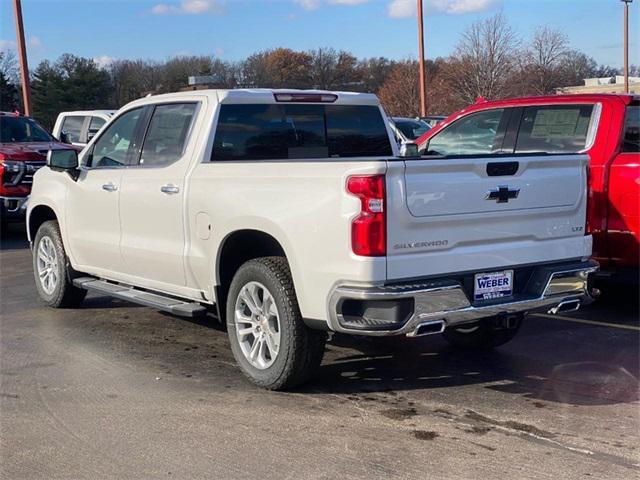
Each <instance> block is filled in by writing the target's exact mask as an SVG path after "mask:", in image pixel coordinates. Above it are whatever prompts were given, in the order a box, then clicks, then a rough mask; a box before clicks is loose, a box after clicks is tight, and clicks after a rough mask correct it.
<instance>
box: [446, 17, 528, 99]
mask: <svg viewBox="0 0 640 480" xmlns="http://www.w3.org/2000/svg"><path fill="white" fill-rule="evenodd" d="M519 46H520V40H519V38H518V36H517V35H516V33H515V32H514V30H513V29H512V28H511V27H510V26H509V25H508V24H507V22H506V20H505V19H504V17H503V16H502V14H497V15H494V16H493V17H490V18H487V19H485V20H481V21H478V22H475V23H473V24H472V25H471V27H469V29H467V30H466V31H465V32H464V33H463V35H462V39H461V40H460V42H459V43H458V45H457V46H456V49H455V52H454V55H453V56H452V57H451V58H450V61H449V62H448V63H449V65H448V68H447V77H448V78H449V81H450V83H451V85H452V87H453V89H454V90H455V91H456V92H457V93H458V95H460V97H461V98H462V99H463V100H464V101H465V102H467V103H472V102H473V101H475V99H476V98H478V97H487V98H491V99H494V98H498V97H502V96H505V95H508V92H509V73H510V72H511V71H512V69H513V68H514V67H515V66H516V54H517V52H518V48H519Z"/></svg>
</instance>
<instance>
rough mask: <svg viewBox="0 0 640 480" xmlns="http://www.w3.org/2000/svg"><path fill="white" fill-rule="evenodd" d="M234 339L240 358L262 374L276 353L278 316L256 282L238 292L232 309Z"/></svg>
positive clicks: (278, 329) (263, 287) (278, 343)
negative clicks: (242, 357)
mask: <svg viewBox="0 0 640 480" xmlns="http://www.w3.org/2000/svg"><path fill="white" fill-rule="evenodd" d="M235 327H236V337H237V338H238V343H239V344H240V350H241V351H242V354H243V355H244V358H245V359H246V360H247V361H248V362H249V363H250V364H251V366H253V367H255V368H257V369H259V370H264V369H266V368H269V367H270V366H271V365H273V362H275V361H276V358H277V357H278V352H279V350H280V316H279V315H278V308H277V307H276V303H275V300H274V298H273V295H271V292H269V290H268V289H267V287H265V286H264V285H263V284H261V283H259V282H249V283H247V284H246V285H244V286H243V287H242V288H241V289H240V293H238V297H237V298H236V305H235Z"/></svg>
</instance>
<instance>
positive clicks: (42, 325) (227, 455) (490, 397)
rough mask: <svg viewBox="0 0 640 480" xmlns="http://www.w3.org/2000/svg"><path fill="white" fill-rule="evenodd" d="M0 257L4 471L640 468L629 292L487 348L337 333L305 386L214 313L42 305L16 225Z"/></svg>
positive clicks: (611, 471) (410, 474)
mask: <svg viewBox="0 0 640 480" xmlns="http://www.w3.org/2000/svg"><path fill="white" fill-rule="evenodd" d="M0 268H1V271H2V274H1V277H0V282H1V289H0V296H1V314H0V370H1V377H0V412H1V415H0V422H1V423H0V428H1V430H0V460H1V466H0V468H1V470H0V472H1V476H2V478H6V479H56V478H60V479H85V478H86V479H99V478H120V479H124V478H135V479H142V478H180V479H182V478H185V479H186V478H188V479H191V478H208V479H211V478H234V479H235V478H238V479H254V478H256V479H258V478H260V479H264V478H280V479H288V478H291V479H306V478H310V479H316V478H318V479H336V478H340V479H355V478H358V479H360V478H362V479H365V478H366V479H370V478H407V479H425V478H452V479H454V478H455V479H461V478H464V479H467V478H468V479H471V478H474V479H475V478H505V479H506V478H536V479H538V478H553V479H573V478H576V479H577V478H598V479H604V478H607V479H631V478H639V477H640V404H639V385H638V378H639V376H640V372H639V370H640V358H639V349H640V342H639V338H640V337H639V333H640V327H639V322H638V308H637V306H638V298H637V293H636V292H635V291H634V290H623V289H615V291H611V290H610V291H608V292H607V291H606V292H605V295H603V298H602V299H601V300H600V301H599V302H598V303H596V304H594V305H592V306H591V307H588V308H585V309H584V310H582V311H581V312H577V313H575V314H571V315H564V316H562V317H560V318H551V317H548V316H545V315H537V316H532V317H529V319H528V320H527V322H526V324H525V325H524V327H523V330H522V331H521V333H520V334H519V336H518V337H516V339H515V340H514V341H513V342H511V343H510V344H508V345H506V346H504V347H502V348H500V349H498V350H496V351H495V352H491V353H475V354H470V353H460V352H456V351H454V350H452V349H451V348H449V347H448V345H447V344H446V343H445V342H444V341H443V340H442V339H440V338H439V337H437V336H431V337H423V338H420V339H407V338H393V339H382V340H379V339H373V340H372V339H366V338H365V339H355V338H348V337H341V336H335V337H334V338H333V340H332V341H331V343H330V344H329V345H328V350H327V354H326V356H325V360H324V362H323V365H322V368H321V370H320V372H319V374H318V377H317V378H316V379H315V381H314V382H312V383H311V384H309V385H308V386H306V387H305V388H304V389H300V390H297V391H295V392H290V393H272V392H266V391H262V390H259V389H257V388H254V387H253V386H251V385H250V384H249V383H248V382H247V381H245V380H244V378H243V377H242V376H241V374H240V373H239V371H238V370H237V369H236V367H235V365H234V361H233V357H232V355H231V352H230V350H229V348H228V346H227V339H226V333H225V332H224V331H223V330H221V329H220V328H219V327H217V326H216V324H215V322H214V321H188V320H185V319H181V318H177V317H172V316H170V315H166V314H163V313H159V312H157V311H154V310H151V309H148V308H144V307H138V306H135V305H131V304H127V303H125V302H120V301H116V300H112V299H109V298H105V297H97V296H90V297H88V299H87V301H85V303H84V305H83V307H82V308H81V309H78V310H51V309H47V308H45V307H43V306H42V304H41V303H40V302H39V300H38V298H37V294H36V291H35V287H34V283H33V277H32V271H31V257H30V252H29V250H28V248H27V245H26V242H25V241H24V240H23V239H22V230H21V228H20V226H19V225H14V226H12V227H11V228H10V229H9V231H8V232H5V236H4V238H3V240H2V250H1V251H0Z"/></svg>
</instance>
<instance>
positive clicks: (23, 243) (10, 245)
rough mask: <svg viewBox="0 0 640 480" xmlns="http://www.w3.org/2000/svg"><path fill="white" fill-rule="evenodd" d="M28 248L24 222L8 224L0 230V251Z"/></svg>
mask: <svg viewBox="0 0 640 480" xmlns="http://www.w3.org/2000/svg"><path fill="white" fill-rule="evenodd" d="M25 248H29V242H28V241H27V229H26V227H25V224H24V222H16V223H9V224H8V225H7V226H6V227H4V226H3V227H2V229H1V230H0V251H2V250H23V249H25Z"/></svg>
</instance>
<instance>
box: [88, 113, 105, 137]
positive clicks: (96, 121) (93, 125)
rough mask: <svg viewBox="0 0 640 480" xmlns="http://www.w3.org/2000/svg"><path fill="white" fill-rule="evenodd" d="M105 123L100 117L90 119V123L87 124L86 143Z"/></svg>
mask: <svg viewBox="0 0 640 480" xmlns="http://www.w3.org/2000/svg"><path fill="white" fill-rule="evenodd" d="M105 123H106V120H104V119H102V118H100V117H91V122H90V123H89V130H88V131H87V141H89V140H91V139H92V138H93V137H94V136H95V135H96V133H98V131H99V130H100V129H101V128H102V126H103V125H104V124H105Z"/></svg>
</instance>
